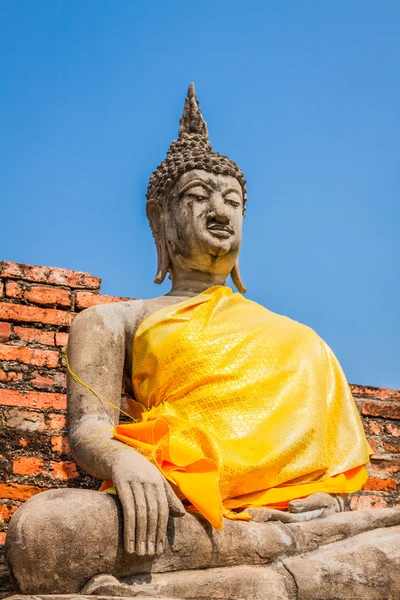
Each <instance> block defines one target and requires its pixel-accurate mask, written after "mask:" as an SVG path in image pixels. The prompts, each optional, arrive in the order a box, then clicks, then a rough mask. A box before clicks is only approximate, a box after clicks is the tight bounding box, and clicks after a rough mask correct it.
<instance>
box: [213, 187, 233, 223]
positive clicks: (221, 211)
mask: <svg viewBox="0 0 400 600" xmlns="http://www.w3.org/2000/svg"><path fill="white" fill-rule="evenodd" d="M209 218H210V219H213V220H215V221H216V222H217V223H221V224H224V223H228V222H229V215H228V211H227V209H226V204H225V202H224V199H223V197H222V196H221V195H220V194H214V196H213V198H212V202H211V213H210V214H209Z"/></svg>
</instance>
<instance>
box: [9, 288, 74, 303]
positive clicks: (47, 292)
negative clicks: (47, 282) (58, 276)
mask: <svg viewBox="0 0 400 600" xmlns="http://www.w3.org/2000/svg"><path fill="white" fill-rule="evenodd" d="M6 296H7V297H8V298H19V299H23V300H27V301H28V302H33V303H34V304H41V305H42V306H62V307H65V308H69V307H70V306H71V293H70V292H69V291H68V290H64V289H63V288H57V287H50V286H48V287H45V286H43V285H33V286H29V285H26V284H25V285H23V284H21V283H18V282H16V281H9V282H8V283H7V284H6Z"/></svg>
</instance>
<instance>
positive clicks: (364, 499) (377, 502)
mask: <svg viewBox="0 0 400 600" xmlns="http://www.w3.org/2000/svg"><path fill="white" fill-rule="evenodd" d="M386 507H387V502H386V500H385V499H384V498H382V496H376V495H372V494H371V495H364V496H353V497H352V498H351V500H350V510H367V509H369V508H386Z"/></svg>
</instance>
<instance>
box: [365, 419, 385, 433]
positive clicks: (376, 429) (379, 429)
mask: <svg viewBox="0 0 400 600" xmlns="http://www.w3.org/2000/svg"><path fill="white" fill-rule="evenodd" d="M364 426H365V429H366V433H367V434H369V435H381V434H382V433H383V430H384V427H383V425H382V424H381V423H378V422H377V421H368V422H367V423H364Z"/></svg>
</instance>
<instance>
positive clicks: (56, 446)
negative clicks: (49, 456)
mask: <svg viewBox="0 0 400 600" xmlns="http://www.w3.org/2000/svg"><path fill="white" fill-rule="evenodd" d="M51 451H52V452H60V453H61V454H71V448H70V447H69V443H68V438H67V436H65V435H52V436H51Z"/></svg>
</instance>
